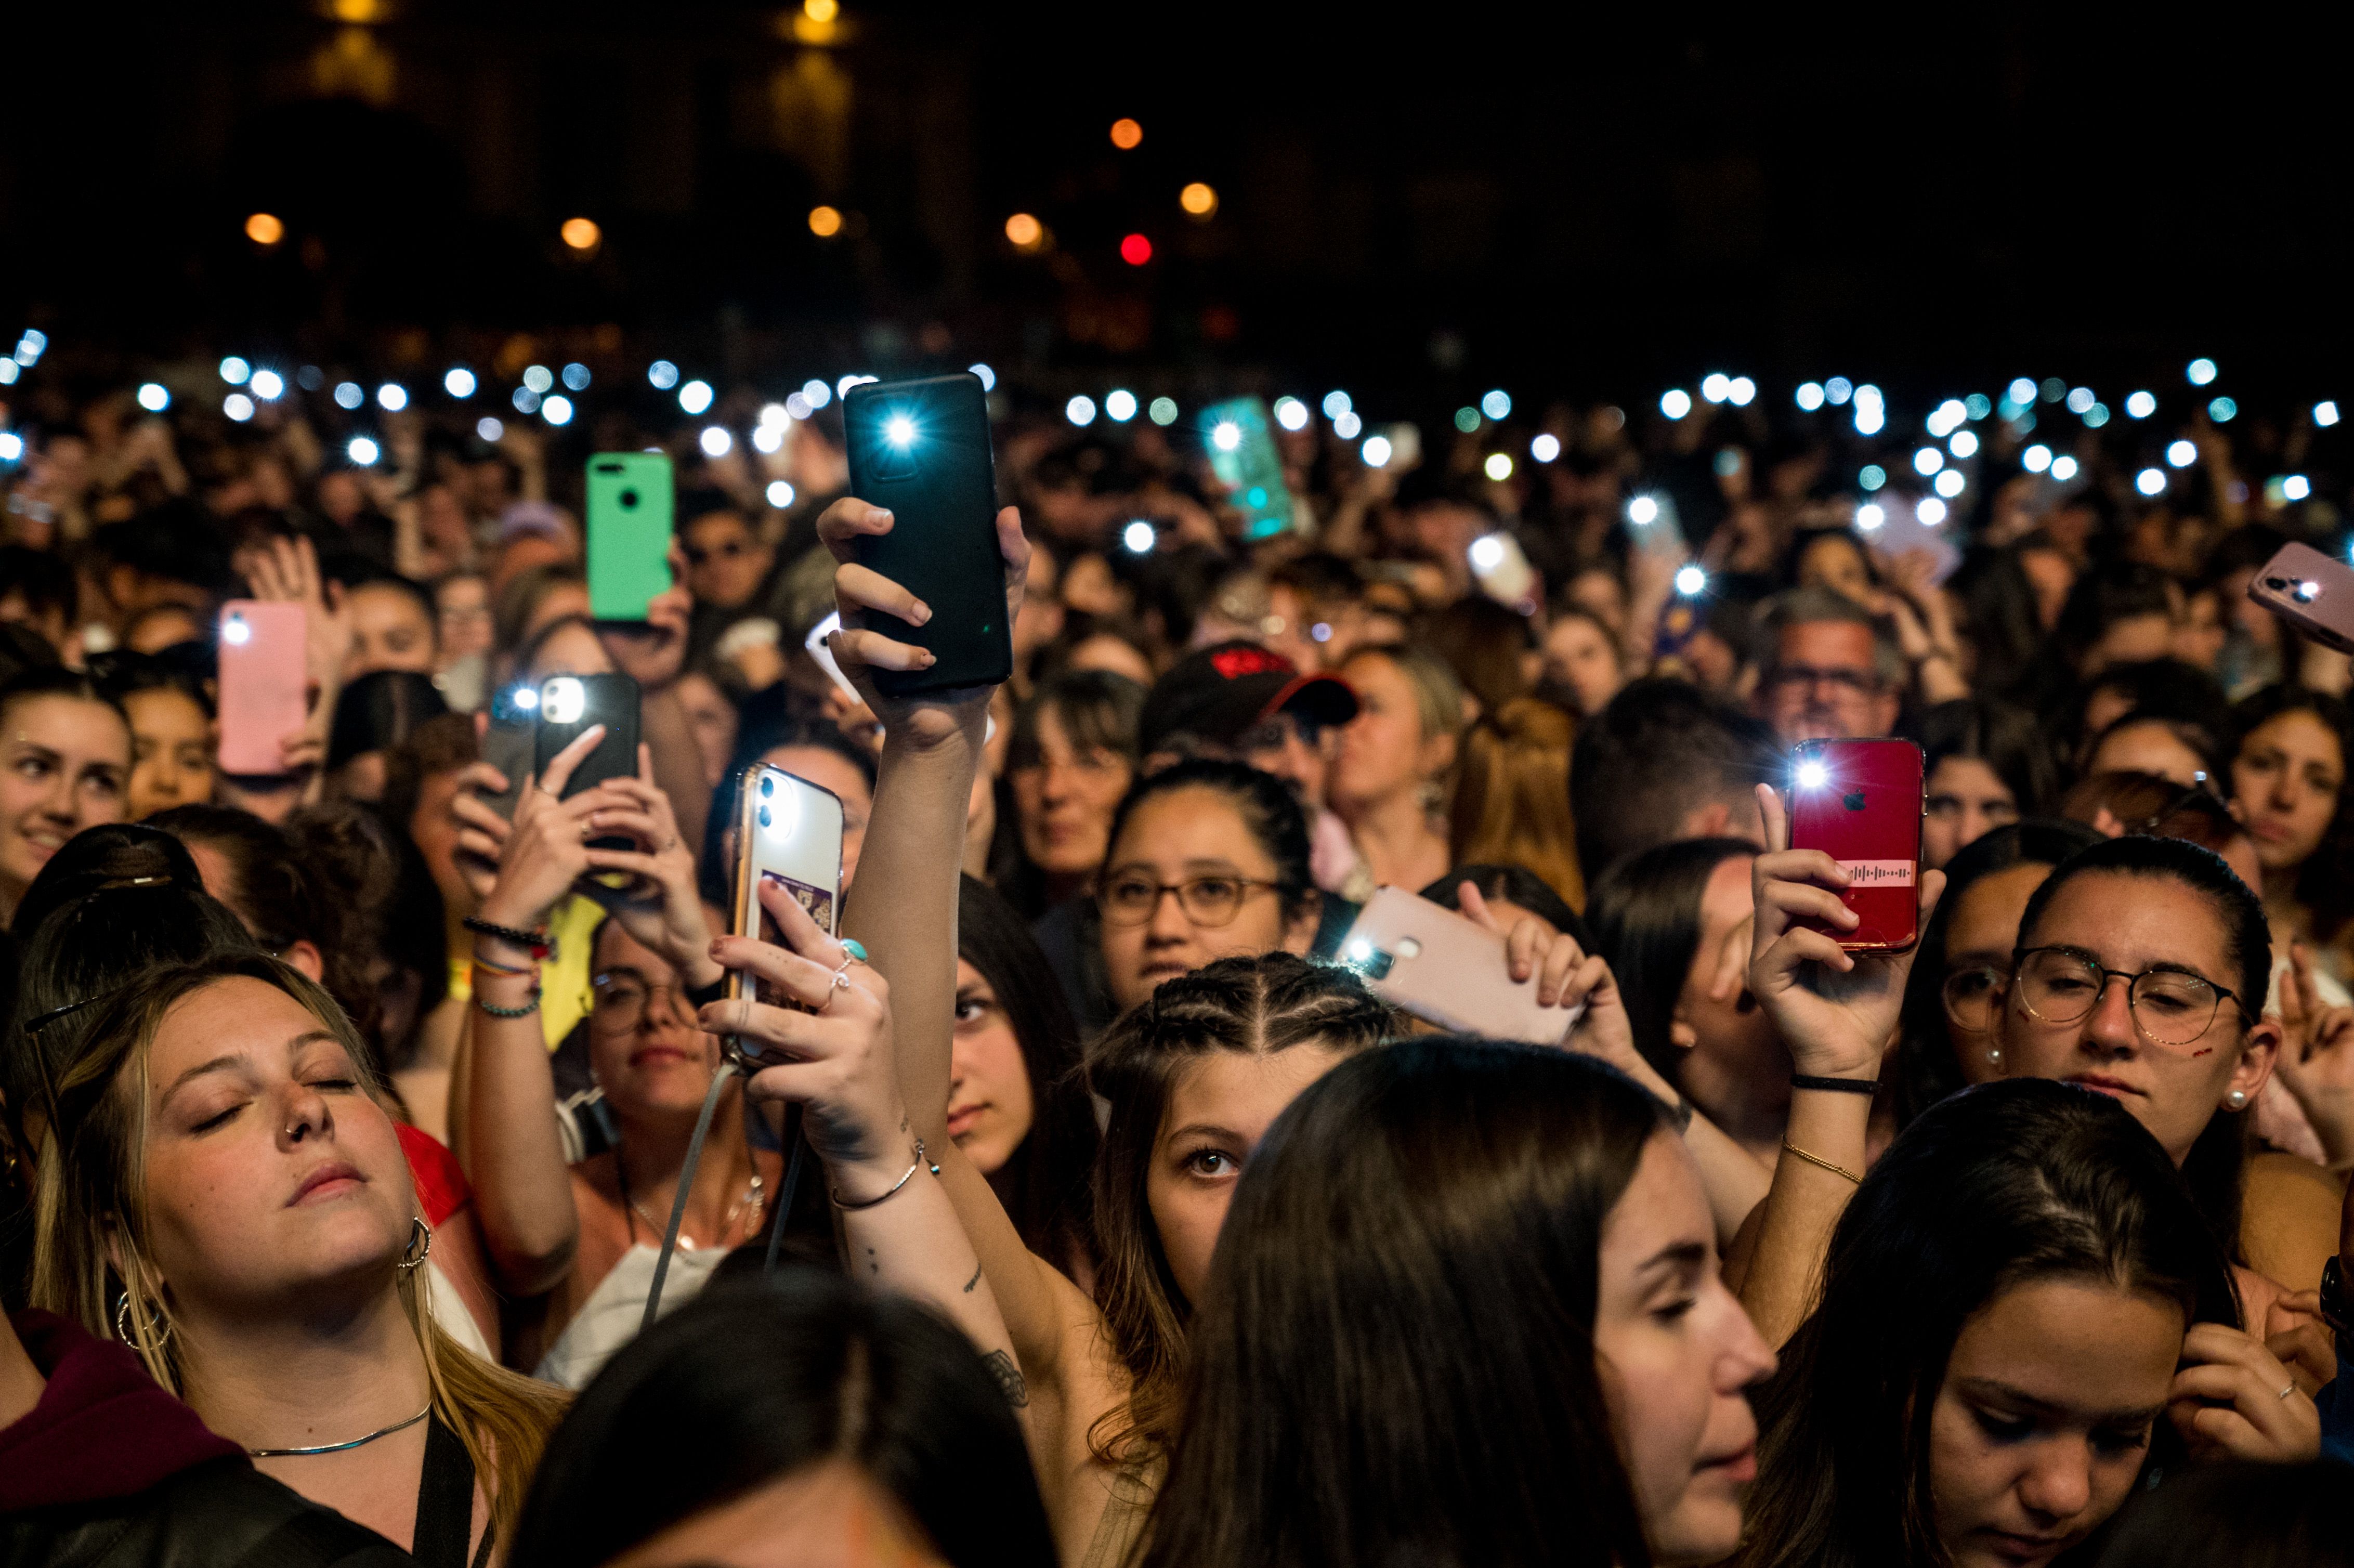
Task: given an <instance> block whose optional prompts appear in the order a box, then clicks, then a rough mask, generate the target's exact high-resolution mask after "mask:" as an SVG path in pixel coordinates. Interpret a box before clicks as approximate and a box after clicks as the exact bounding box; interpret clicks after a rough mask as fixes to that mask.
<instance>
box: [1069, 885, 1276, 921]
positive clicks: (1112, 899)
mask: <svg viewBox="0 0 2354 1568" xmlns="http://www.w3.org/2000/svg"><path fill="white" fill-rule="evenodd" d="M1281 887H1282V884H1281V883H1278V882H1261V881H1259V880H1258V879H1257V878H1256V877H1248V876H1189V877H1187V878H1186V879H1185V880H1184V881H1182V882H1161V881H1160V880H1158V879H1157V878H1154V877H1150V876H1144V875H1140V874H1138V873H1135V872H1123V873H1121V874H1119V875H1118V876H1115V877H1113V878H1112V879H1111V880H1110V881H1109V882H1107V883H1105V884H1104V885H1103V886H1102V887H1100V888H1098V889H1097V892H1096V907H1097V909H1099V910H1100V911H1102V914H1103V918H1104V923H1105V924H1106V925H1109V926H1141V925H1143V924H1144V923H1145V922H1146V921H1147V920H1150V919H1151V918H1152V912H1153V911H1154V910H1156V909H1158V908H1160V907H1161V897H1162V896H1163V895H1166V894H1171V893H1173V894H1175V895H1177V907H1179V908H1180V909H1182V910H1183V911H1184V912H1185V918H1187V919H1188V920H1191V921H1192V922H1193V924H1194V925H1196V926H1201V927H1206V928H1209V929H1215V928H1216V927H1221V926H1231V925H1233V924H1234V922H1235V916H1237V915H1240V914H1241V913H1242V912H1243V901H1244V900H1245V899H1246V898H1248V897H1249V896H1250V895H1252V894H1253V893H1254V892H1257V891H1258V890H1260V889H1262V888H1264V889H1266V890H1267V891H1269V892H1273V891H1277V890H1279V889H1280V888H1281Z"/></svg>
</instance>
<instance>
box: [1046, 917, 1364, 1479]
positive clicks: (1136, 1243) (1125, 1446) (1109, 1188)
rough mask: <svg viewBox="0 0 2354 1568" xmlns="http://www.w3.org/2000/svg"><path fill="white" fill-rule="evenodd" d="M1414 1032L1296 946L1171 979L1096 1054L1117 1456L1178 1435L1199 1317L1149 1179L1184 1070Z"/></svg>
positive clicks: (1100, 1442)
mask: <svg viewBox="0 0 2354 1568" xmlns="http://www.w3.org/2000/svg"><path fill="white" fill-rule="evenodd" d="M1400 1033H1404V1025H1403V1021H1402V1020H1401V1019H1400V1018H1399V1016H1398V1015H1397V1014H1396V1013H1395V1012H1392V1011H1391V1010H1390V1008H1389V1007H1388V1005H1387V1004H1386V1003H1384V1002H1383V1001H1381V999H1380V998H1378V997H1376V996H1374V995H1373V992H1372V991H1368V990H1367V989H1366V988H1365V983H1364V981H1363V980H1361V979H1359V978H1358V976H1357V975H1356V973H1355V972H1354V971H1353V970H1350V969H1341V968H1339V967H1337V966H1334V965H1329V964H1320V963H1314V962H1311V961H1310V960H1309V959H1302V958H1299V957H1297V956H1295V955H1293V954H1290V953H1286V952H1272V953H1265V954H1261V955H1259V956H1257V957H1256V958H1235V959H1219V960H1218V961H1217V962H1215V963H1213V964H1209V965H1205V966H1204V967H1203V968H1202V969H1196V970H1194V971H1193V973H1192V974H1188V975H1180V976H1178V977H1177V978H1176V979H1174V980H1168V981H1165V982H1163V983H1162V984H1161V987H1160V989H1159V990H1157V991H1154V992H1153V993H1152V995H1151V997H1150V1000H1148V1001H1142V1002H1140V1003H1138V1004H1137V1005H1136V1006H1135V1007H1133V1008H1130V1009H1129V1011H1128V1012H1126V1013H1125V1014H1123V1015H1122V1016H1121V1017H1120V1018H1119V1020H1118V1021H1117V1022H1114V1023H1113V1024H1112V1026H1111V1027H1110V1028H1109V1029H1108V1030H1106V1031H1105V1032H1104V1033H1103V1035H1102V1037H1101V1038H1100V1039H1098V1040H1097V1042H1096V1044H1095V1045H1094V1047H1093V1048H1092V1049H1091V1050H1090V1051H1089V1052H1088V1054H1087V1084H1088V1087H1089V1088H1091V1089H1092V1090H1093V1091H1094V1092H1095V1093H1096V1094H1097V1095H1098V1096H1100V1097H1103V1098H1104V1099H1105V1100H1106V1101H1108V1102H1109V1104H1110V1107H1111V1113H1110V1117H1109V1119H1108V1122H1107V1123H1106V1125H1105V1128H1104V1135H1103V1143H1102V1146H1101V1147H1100V1149H1099V1150H1097V1155H1096V1167H1095V1208H1096V1229H1097V1235H1098V1237H1099V1239H1100V1241H1101V1245H1102V1247H1103V1266H1102V1269H1101V1272H1100V1273H1099V1274H1098V1275H1097V1288H1096V1296H1097V1302H1098V1304H1099V1305H1100V1307H1101V1308H1102V1311H1103V1315H1104V1322H1105V1325H1106V1327H1107V1328H1108V1330H1109V1331H1110V1334H1111V1340H1112V1346H1113V1349H1114V1351H1116V1352H1117V1353H1118V1355H1119V1359H1120V1361H1122V1362H1123V1363H1124V1364H1125V1365H1126V1366H1127V1368H1128V1372H1129V1396H1128V1402H1127V1404H1125V1405H1124V1406H1123V1407H1121V1408H1119V1409H1117V1410H1114V1411H1113V1412H1111V1413H1110V1414H1107V1415H1106V1416H1105V1417H1104V1419H1103V1420H1102V1421H1100V1422H1098V1423H1097V1426H1096V1430H1095V1431H1094V1433H1093V1434H1091V1441H1092V1442H1093V1444H1094V1446H1095V1449H1096V1452H1097V1456H1098V1457H1101V1458H1103V1459H1104V1460H1105V1461H1106V1462H1108V1463H1114V1464H1121V1465H1143V1464H1148V1463H1150V1462H1151V1461H1152V1460H1153V1459H1154V1458H1156V1457H1159V1456H1161V1455H1163V1454H1166V1453H1167V1452H1168V1448H1169V1445H1170V1443H1171V1442H1172V1440H1173V1438H1174V1436H1175V1435H1176V1418H1177V1405H1178V1400H1179V1394H1180V1387H1181V1384H1182V1376H1183V1371H1184V1353H1185V1323H1186V1319H1188V1318H1189V1317H1190V1316H1191V1315H1192V1310H1193V1308H1192V1305H1191V1304H1190V1303H1189V1302H1187V1301H1186V1299H1185V1298H1184V1296H1183V1294H1182V1292H1181V1291H1180V1290H1179V1289H1178V1287H1177V1284H1176V1281H1175V1279H1174V1278H1173V1277H1172V1275H1171V1273H1170V1269H1169V1260H1168V1257H1167V1256H1166V1255H1165V1254H1164V1253H1163V1252H1162V1251H1161V1234H1160V1232H1159V1230H1158V1229H1156V1228H1155V1226H1154V1224H1153V1220H1152V1210H1151V1205H1150V1200H1149V1198H1148V1196H1147V1190H1146V1182H1147V1179H1148V1177H1149V1176H1150V1171H1151V1169H1152V1158H1153V1146H1154V1144H1155V1143H1157V1142H1158V1141H1159V1139H1160V1135H1161V1120H1162V1118H1163V1116H1164V1115H1165V1114H1166V1112H1167V1109H1168V1106H1169V1097H1170V1093H1171V1090H1172V1087H1173V1086H1174V1085H1175V1083H1176V1079H1177V1075H1178V1074H1179V1073H1181V1072H1182V1071H1183V1070H1184V1069H1185V1068H1186V1067H1187V1066H1188V1065H1191V1064H1192V1063H1193V1062H1196V1061H1199V1060H1200V1059H1201V1058H1203V1057H1204V1056H1206V1055H1208V1054H1210V1053H1212V1052H1214V1051H1232V1052H1235V1053H1236V1054H1242V1055H1253V1056H1257V1055H1267V1054H1272V1053H1274V1052H1278V1051H1286V1050H1289V1049H1290V1048H1291V1047H1293V1046H1295V1045H1317V1046H1320V1047H1322V1048H1323V1049H1325V1050H1327V1051H1331V1052H1334V1053H1336V1054H1341V1055H1353V1054H1356V1053H1357V1052H1360V1051H1364V1050H1368V1049H1371V1048H1372V1047H1373V1046H1375V1045H1378V1044H1381V1043H1382V1042H1383V1041H1384V1040H1387V1039H1391V1038H1393V1037H1394V1036H1395V1035H1397V1034H1400Z"/></svg>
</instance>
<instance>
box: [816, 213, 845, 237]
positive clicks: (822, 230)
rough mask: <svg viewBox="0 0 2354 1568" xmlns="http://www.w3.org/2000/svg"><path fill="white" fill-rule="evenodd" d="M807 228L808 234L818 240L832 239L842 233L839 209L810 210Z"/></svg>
mask: <svg viewBox="0 0 2354 1568" xmlns="http://www.w3.org/2000/svg"><path fill="white" fill-rule="evenodd" d="M809 226H810V232H811V234H814V235H816V236H817V237H818V238H820V239H831V238H833V237H834V236H835V235H837V234H840V233H841V232H842V212H841V209H840V208H838V207H811V208H810V216H809Z"/></svg>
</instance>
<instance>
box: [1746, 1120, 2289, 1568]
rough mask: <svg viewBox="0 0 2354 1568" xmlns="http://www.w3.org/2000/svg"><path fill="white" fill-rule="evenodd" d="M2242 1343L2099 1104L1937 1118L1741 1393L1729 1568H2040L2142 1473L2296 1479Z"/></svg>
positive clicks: (2142, 1143) (2254, 1347) (2256, 1357)
mask: <svg viewBox="0 0 2354 1568" xmlns="http://www.w3.org/2000/svg"><path fill="white" fill-rule="evenodd" d="M2239 1322H2240V1318H2239V1308H2238V1302H2237V1299H2236V1298H2235V1295H2234V1292H2233V1290H2232V1273H2231V1267H2230V1265H2229V1264H2228V1263H2227V1262H2226V1260H2225V1258H2224V1256H2223V1254H2222V1250H2221V1248H2220V1247H2219V1246H2217V1245H2215V1242H2214V1239H2213V1237H2212V1235H2211V1234H2210V1232H2209V1231H2208V1229H2207V1227H2206V1225H2205V1224H2203V1223H2202V1221H2201V1218H2200V1215H2199V1213H2197V1211H2196V1209H2195V1208H2194V1206H2193V1205H2192V1203H2191V1201H2190V1193H2189V1192H2188V1191H2187V1190H2186V1189H2185V1188H2184V1186H2183V1184H2182V1181H2181V1179H2180V1178H2179V1176H2178V1175H2177V1174H2176V1172H2175V1171H2174V1169H2173V1163H2172V1161H2171V1160H2169V1159H2168V1157H2167V1153H2166V1150H2164V1149H2163V1148H2161V1147H2160V1146H2159V1145H2158V1141H2157V1140H2156V1139H2152V1138H2151V1137H2150V1135H2149V1134H2148V1132H2147V1131H2146V1130H2145V1129H2144V1128H2141V1127H2139V1126H2138V1125H2137V1124H2136V1122H2135V1121H2134V1119H2133V1118H2131V1117H2129V1116H2127V1115H2126V1114H2124V1112H2123V1111H2121V1110H2120V1109H2119V1108H2118V1107H2117V1106H2116V1105H2115V1104H2114V1103H2105V1101H2104V1099H2103V1097H2099V1096H2097V1095H2095V1094H2090V1093H2086V1092H2085V1091H2084V1090H2082V1089H2077V1088H2073V1087H2070V1086H2065V1085H2062V1084H2056V1083H2047V1082H2036V1081H2032V1080H2031V1081H2025V1082H2015V1083H2003V1084H1994V1085H1988V1086H1986V1087H1983V1088H1978V1089H1972V1090H1969V1091H1967V1092H1966V1093H1963V1094H1960V1095H1956V1096H1955V1097H1953V1098H1951V1099H1948V1100H1946V1101H1945V1102H1943V1103H1942V1104H1940V1105H1937V1106H1935V1107H1932V1108H1931V1109H1929V1110H1927V1111H1925V1112H1924V1113H1923V1114H1922V1116H1921V1117H1920V1118H1918V1119H1917V1120H1915V1121H1914V1123H1913V1125H1912V1126H1911V1127H1909V1128H1906V1129H1905V1131H1904V1133H1903V1136H1901V1137H1900V1138H1898V1139H1897V1140H1896V1142H1895V1143H1894V1144H1893V1146H1892V1147H1891V1148H1890V1150H1889V1151H1888V1153H1887V1154H1886V1155H1884V1156H1883V1157H1882V1159H1881V1160H1880V1162H1879V1163H1878V1164H1877V1165H1875V1166H1874V1167H1873V1168H1872V1173H1871V1175H1869V1176H1868V1177H1866V1178H1865V1179H1864V1181H1863V1182H1862V1184H1861V1186H1860V1187H1859V1188H1858V1189H1857V1190H1856V1193H1855V1196H1854V1199H1853V1201H1852V1202H1850V1203H1849V1204H1848V1205H1847V1210H1846V1213H1844V1214H1843V1215H1842V1216H1841V1217H1840V1222H1839V1227H1838V1231H1837V1234H1835V1235H1834V1236H1833V1237H1832V1240H1831V1245H1830V1250H1829V1256H1828V1258H1827V1260H1826V1263H1825V1267H1824V1277H1823V1286H1822V1302H1821V1305H1820V1307H1819V1308H1817V1309H1816V1310H1815V1312H1814V1313H1813V1315H1812V1316H1811V1317H1809V1318H1808V1320H1807V1322H1806V1324H1805V1326H1804V1327H1802V1328H1801V1329H1800V1330H1798V1332H1797V1336H1796V1337H1795V1338H1794V1339H1792V1340H1791V1341H1790V1343H1789V1346H1788V1347H1787V1350H1786V1351H1784V1353H1783V1361H1782V1370H1781V1372H1779V1373H1778V1374H1777V1375H1776V1377H1775V1378H1774V1379H1773V1380H1772V1381H1771V1382H1770V1383H1767V1384H1766V1385H1765V1389H1764V1390H1763V1391H1762V1392H1761V1393H1760V1396H1759V1400H1758V1405H1759V1414H1760V1416H1761V1418H1762V1421H1763V1424H1764V1433H1763V1436H1762V1439H1761V1441H1760V1443H1759V1446H1758V1471H1757V1486H1756V1489H1755V1494H1754V1496H1753V1499H1752V1518H1751V1520H1750V1525H1749V1531H1748V1536H1749V1547H1748V1549H1747V1550H1746V1551H1745V1552H1743V1553H1742V1554H1741V1556H1740V1557H1739V1558H1738V1559H1737V1560H1736V1561H1737V1562H1738V1563H1740V1564H1741V1568H1786V1565H1787V1568H1801V1565H1804V1568H1818V1565H1819V1564H1823V1563H1856V1564H1862V1563H1953V1564H1955V1565H1956V1568H2020V1565H2024V1564H2031V1565H2037V1568H2040V1565H2041V1564H2044V1563H2050V1562H2052V1560H2053V1559H2055V1558H2057V1557H2058V1556H2060V1555H2061V1554H2062V1552H2068V1551H2071V1550H2072V1549H2073V1548H2075V1547H2077V1546H2079V1545H2082V1544H2083V1543H2084V1542H2085V1541H2086V1540H2087V1539H2089V1538H2091V1537H2092V1536H2093V1535H2094V1532H2095V1531H2098V1530H2099V1529H2100V1528H2101V1526H2102V1525H2103V1524H2104V1523H2105V1521H2106V1520H2108V1519H2109V1518H2110V1516H2112V1515H2113V1514H2115V1512H2116V1510H2118V1508H2119V1507H2120V1506H2121V1505H2123V1504H2124V1503H2125V1502H2126V1499H2127V1498H2128V1497H2129V1496H2130V1495H2131V1493H2132V1492H2133V1490H2134V1489H2135V1486H2136V1483H2137V1481H2138V1480H2139V1479H2140V1478H2141V1476H2142V1474H2143V1472H2144V1470H2145V1469H2146V1468H2147V1467H2152V1466H2155V1467H2158V1468H2159V1469H2160V1470H2166V1469H2171V1468H2173V1467H2175V1466H2176V1465H2178V1464H2179V1462H2180V1461H2181V1460H2182V1459H2183V1458H2184V1457H2186V1456H2188V1457H2208V1456H2215V1457H2237V1458H2244V1459H2263V1460H2268V1461H2273V1462H2294V1461H2297V1460H2301V1459H2306V1458H2309V1457H2312V1456H2313V1455H2314V1454H2315V1453H2317V1451H2318V1448H2319V1445H2320V1418H2319V1416H2318V1414H2317V1413H2316V1412H2315V1410H2314V1405H2313V1401H2312V1400H2311V1399H2310V1398H2308V1397H2307V1396H2306V1394H2305V1393H2303V1392H2302V1391H2301V1390H2300V1389H2299V1388H2298V1387H2297V1386H2296V1382H2295V1381H2294V1380H2293V1379H2292V1378H2291V1376H2290V1374H2289V1372H2288V1370H2287V1369H2286V1368H2285V1367H2283V1366H2282V1364H2281V1363H2280V1362H2279V1361H2277V1360H2275V1359H2274V1357H2273V1356H2272V1355H2271V1354H2270V1353H2269V1352H2268V1351H2266V1350H2265V1349H2264V1346H2263V1345H2262V1344H2261V1343H2259V1342H2258V1341H2256V1340H2253V1339H2252V1338H2250V1337H2249V1336H2248V1335H2247V1334H2245V1333H2243V1332H2242V1331H2241V1330H2240V1327H2239ZM2178 1369H2179V1370H2178Z"/></svg>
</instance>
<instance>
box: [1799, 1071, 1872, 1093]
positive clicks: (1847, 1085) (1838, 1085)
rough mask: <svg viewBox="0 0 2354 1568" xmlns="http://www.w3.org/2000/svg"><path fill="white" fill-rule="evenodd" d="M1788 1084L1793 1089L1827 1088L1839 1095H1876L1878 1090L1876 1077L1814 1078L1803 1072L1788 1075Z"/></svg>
mask: <svg viewBox="0 0 2354 1568" xmlns="http://www.w3.org/2000/svg"><path fill="white" fill-rule="evenodd" d="M1790 1086H1791V1087H1792V1088H1794V1089H1829V1090H1830V1091H1831V1092H1832V1093H1833V1094H1840V1095H1876V1094H1878V1093H1879V1092H1880V1080H1879V1079H1877V1078H1815V1077H1809V1076H1808V1075H1806V1074H1804V1073H1793V1074H1791V1075H1790Z"/></svg>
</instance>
